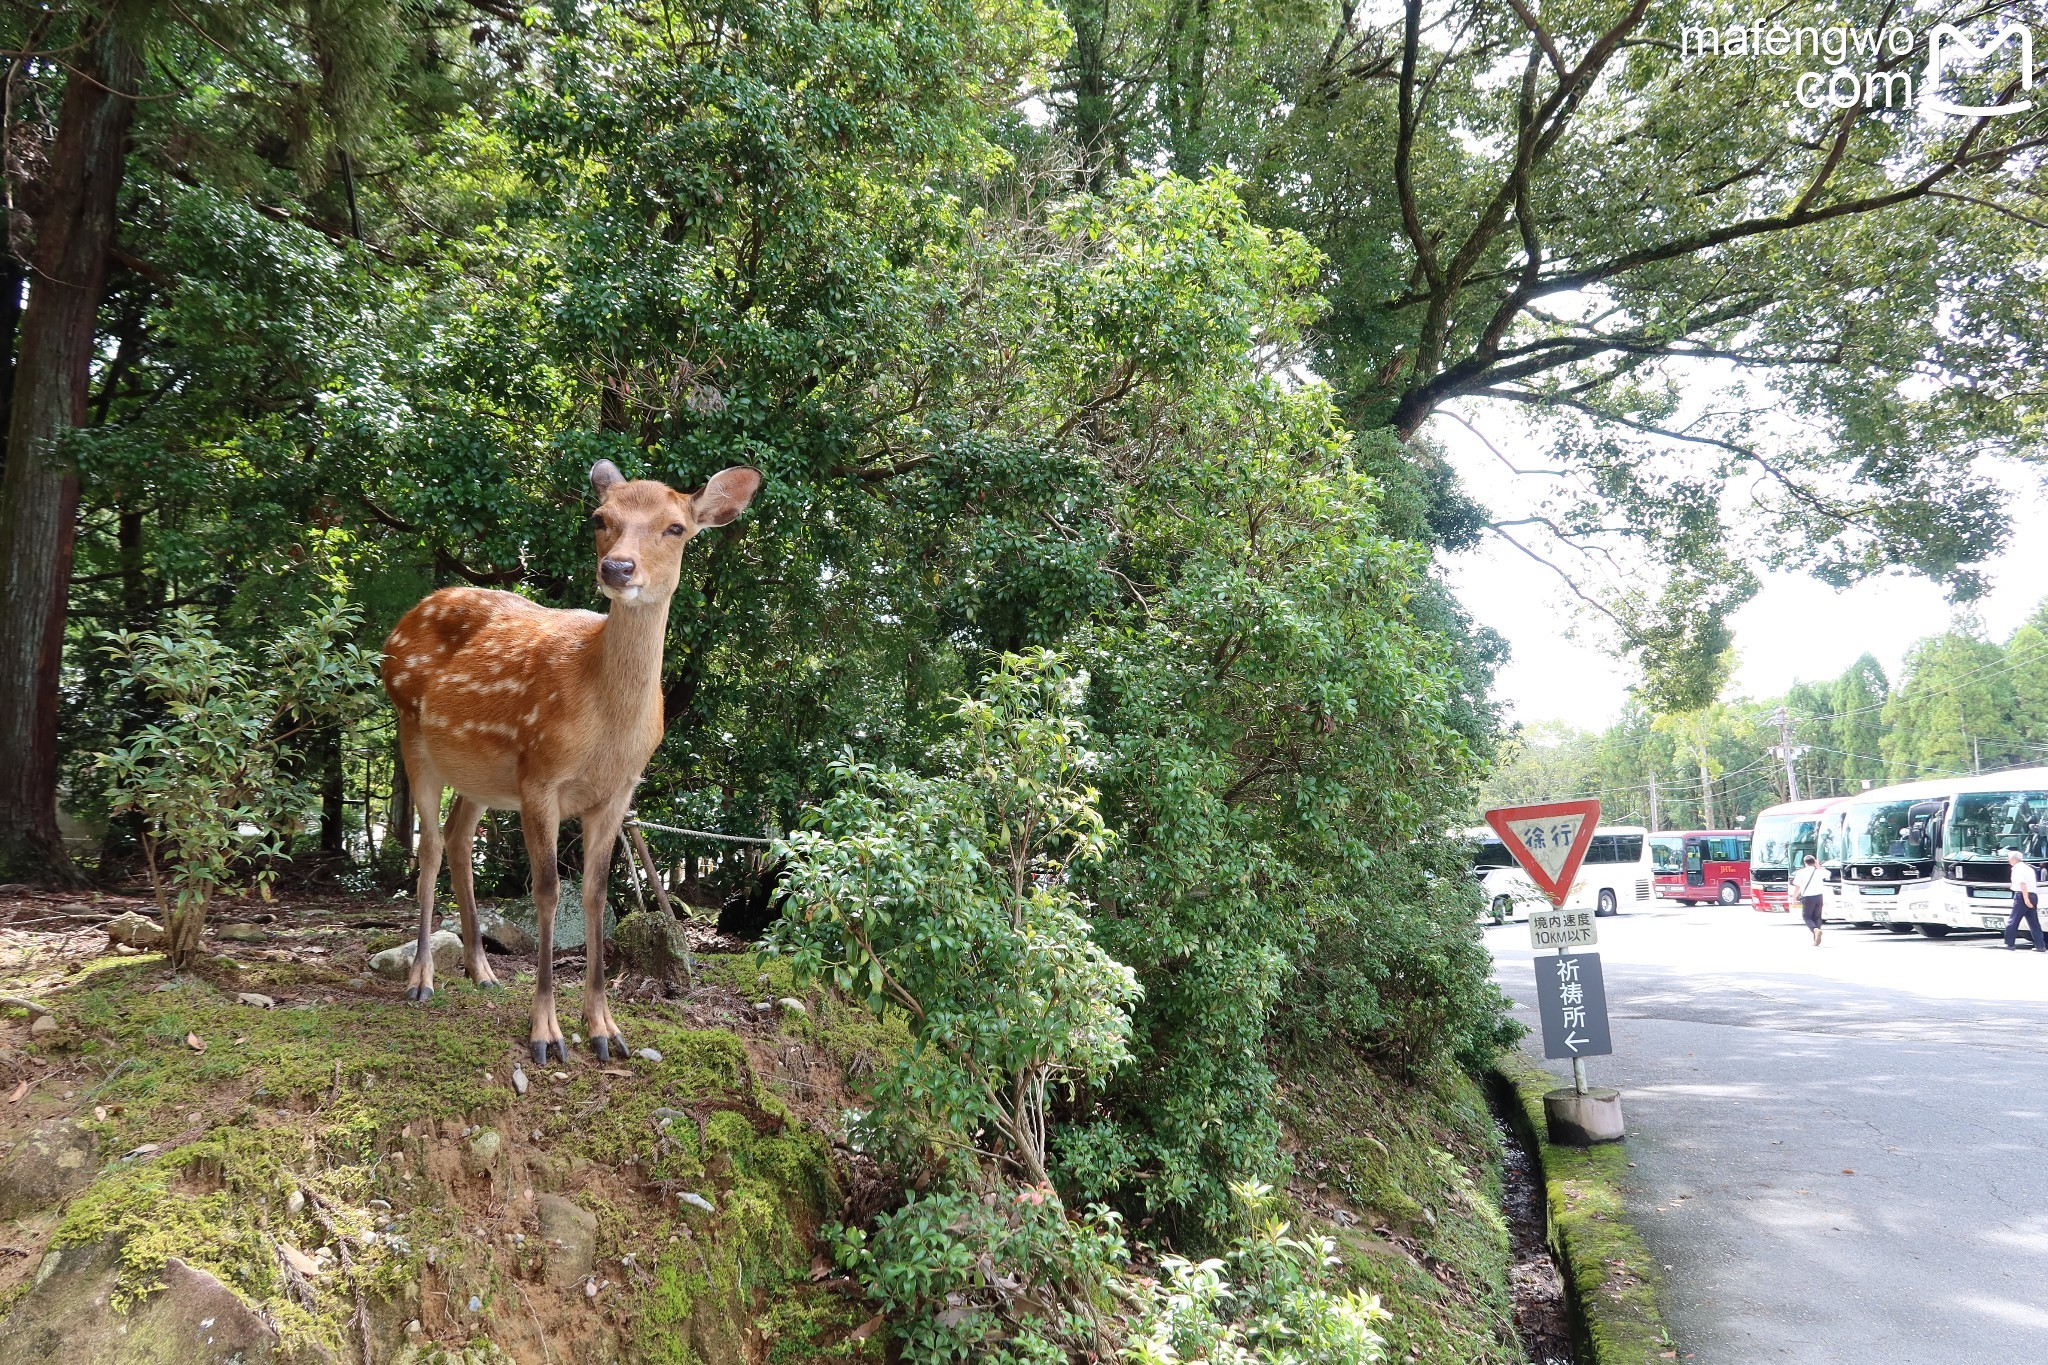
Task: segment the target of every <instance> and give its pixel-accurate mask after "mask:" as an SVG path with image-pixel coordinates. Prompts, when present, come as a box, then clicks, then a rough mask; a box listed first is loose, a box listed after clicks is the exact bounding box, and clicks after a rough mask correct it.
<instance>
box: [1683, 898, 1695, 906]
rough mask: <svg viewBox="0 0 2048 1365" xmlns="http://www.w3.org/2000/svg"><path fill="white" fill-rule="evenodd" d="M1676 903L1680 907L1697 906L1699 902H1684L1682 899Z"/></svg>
mask: <svg viewBox="0 0 2048 1365" xmlns="http://www.w3.org/2000/svg"><path fill="white" fill-rule="evenodd" d="M1678 903H1679V904H1680V905H1698V904H1699V902H1698V901H1689V900H1685V899H1683V898H1681V899H1680V900H1679V902H1678Z"/></svg>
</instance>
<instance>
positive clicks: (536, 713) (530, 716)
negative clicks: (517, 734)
mask: <svg viewBox="0 0 2048 1365" xmlns="http://www.w3.org/2000/svg"><path fill="white" fill-rule="evenodd" d="M539 719H540V708H539V707H538V706H536V707H534V708H533V709H532V710H531V711H528V712H527V713H526V721H525V725H526V728H527V729H529V730H531V729H532V728H533V723H534V722H535V721H537V720H539Z"/></svg>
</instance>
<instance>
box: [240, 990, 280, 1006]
mask: <svg viewBox="0 0 2048 1365" xmlns="http://www.w3.org/2000/svg"><path fill="white" fill-rule="evenodd" d="M235 1003H236V1004H237V1005H253V1006H255V1007H256V1008H257V1009H259V1010H274V1009H276V1008H277V1001H275V1000H273V999H272V998H271V997H269V996H267V995H258V994H257V993H256V992H254V991H240V992H237V993H236V995H235Z"/></svg>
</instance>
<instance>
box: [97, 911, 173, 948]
mask: <svg viewBox="0 0 2048 1365" xmlns="http://www.w3.org/2000/svg"><path fill="white" fill-rule="evenodd" d="M100 928H102V929H104V930H106V931H107V937H108V939H110V940H112V941H113V942H115V943H118V944H120V945H121V946H122V947H124V948H154V947H156V946H157V945H158V944H159V943H162V942H163V941H164V927H163V926H162V925H161V924H158V923H157V922H156V921H155V920H153V919H151V918H150V917H149V916H147V915H138V914H136V913H135V912H134V911H133V910H130V911H128V912H127V913H126V914H122V915H116V916H114V918H112V919H110V920H108V921H107V922H106V923H105V924H103V925H101V926H100Z"/></svg>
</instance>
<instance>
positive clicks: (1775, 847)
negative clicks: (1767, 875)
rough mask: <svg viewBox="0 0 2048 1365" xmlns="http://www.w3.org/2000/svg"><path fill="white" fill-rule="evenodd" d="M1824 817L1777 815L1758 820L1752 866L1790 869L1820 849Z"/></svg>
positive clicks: (1751, 848) (1752, 843) (1752, 850)
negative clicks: (1821, 824) (1821, 825)
mask: <svg viewBox="0 0 2048 1365" xmlns="http://www.w3.org/2000/svg"><path fill="white" fill-rule="evenodd" d="M1819 833H1820V820H1819V818H1818V817H1816V816H1812V815H1773V816H1768V817H1766V818H1764V819H1761V820H1758V821H1757V822H1756V831H1755V833H1754V835H1753V836H1752V837H1751V842H1750V851H1749V865H1750V866H1751V867H1766V868H1790V867H1795V866H1797V865H1799V864H1801V863H1803V862H1805V861H1806V855H1807V854H1809V853H1815V852H1817V851H1818V850H1819V847H1820V841H1819V838H1818V835H1819Z"/></svg>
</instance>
